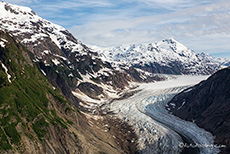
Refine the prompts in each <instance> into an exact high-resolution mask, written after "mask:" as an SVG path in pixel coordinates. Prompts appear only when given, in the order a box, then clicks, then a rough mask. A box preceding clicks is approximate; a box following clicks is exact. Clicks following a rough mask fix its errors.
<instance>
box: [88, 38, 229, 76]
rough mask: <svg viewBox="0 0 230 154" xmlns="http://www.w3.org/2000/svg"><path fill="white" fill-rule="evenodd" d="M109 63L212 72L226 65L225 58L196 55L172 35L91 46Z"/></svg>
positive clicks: (154, 69) (159, 70)
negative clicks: (113, 44) (117, 44)
mask: <svg viewBox="0 0 230 154" xmlns="http://www.w3.org/2000/svg"><path fill="white" fill-rule="evenodd" d="M92 48H94V49H95V51H98V52H99V54H100V55H101V56H102V57H104V58H107V59H109V60H110V61H112V62H121V63H126V64H129V66H134V67H135V68H140V69H142V70H145V71H147V72H151V73H167V74H204V75H208V74H212V73H214V72H216V71H217V70H218V69H221V68H222V67H225V65H226V66H227V65H228V62H229V60H227V59H220V58H214V57H211V56H210V55H208V54H206V53H200V54H196V53H195V52H194V51H193V50H191V49H189V48H187V47H185V46H184V45H183V44H181V43H179V42H178V41H176V40H175V39H173V38H170V39H164V40H162V41H160V42H158V43H145V44H127V45H121V46H118V47H112V48H105V49H103V48H102V49H100V48H99V47H95V46H94V47H92Z"/></svg>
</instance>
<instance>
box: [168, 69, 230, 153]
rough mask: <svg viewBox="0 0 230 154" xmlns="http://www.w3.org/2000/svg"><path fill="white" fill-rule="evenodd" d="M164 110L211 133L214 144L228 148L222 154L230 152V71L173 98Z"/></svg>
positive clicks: (218, 73)
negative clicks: (166, 109) (214, 137)
mask: <svg viewBox="0 0 230 154" xmlns="http://www.w3.org/2000/svg"><path fill="white" fill-rule="evenodd" d="M167 108H168V110H169V111H170V112H172V113H173V114H174V115H176V116H179V117H181V118H183V119H185V120H189V121H194V122H195V123H196V124H198V126H200V127H202V128H204V129H206V130H208V131H210V132H211V133H212V134H213V135H215V136H216V139H215V141H216V143H217V144H221V145H226V146H227V147H226V148H223V149H222V153H229V152H230V144H229V143H230V133H229V131H228V130H230V118H229V117H230V112H229V111H230V68H226V69H223V70H220V71H218V72H217V73H215V74H213V75H212V76H211V77H209V78H208V79H207V80H206V81H203V82H201V83H199V84H198V85H196V86H194V87H191V88H189V89H187V90H185V91H183V92H182V93H180V94H178V95H176V96H175V97H174V98H173V99H172V100H171V101H170V102H169V104H168V107H167Z"/></svg>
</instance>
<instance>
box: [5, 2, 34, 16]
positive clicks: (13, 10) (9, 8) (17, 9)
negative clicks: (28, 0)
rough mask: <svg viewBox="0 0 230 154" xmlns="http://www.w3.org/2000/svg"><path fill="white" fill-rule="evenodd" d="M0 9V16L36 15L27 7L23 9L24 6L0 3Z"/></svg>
mask: <svg viewBox="0 0 230 154" xmlns="http://www.w3.org/2000/svg"><path fill="white" fill-rule="evenodd" d="M0 8H1V11H0V12H1V15H7V14H11V16H12V15H13V14H14V16H15V15H18V16H19V15H22V14H23V15H29V16H33V15H36V14H35V12H34V11H33V10H32V9H30V8H29V7H24V6H18V5H13V4H9V3H6V2H4V1H1V2H0Z"/></svg>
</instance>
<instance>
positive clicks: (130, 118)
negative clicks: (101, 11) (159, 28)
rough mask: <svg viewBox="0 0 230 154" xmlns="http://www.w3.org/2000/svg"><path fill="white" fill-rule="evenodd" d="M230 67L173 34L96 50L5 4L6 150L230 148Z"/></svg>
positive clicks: (2, 136)
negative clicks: (189, 145) (191, 145)
mask: <svg viewBox="0 0 230 154" xmlns="http://www.w3.org/2000/svg"><path fill="white" fill-rule="evenodd" d="M229 64H230V61H229V60H227V59H217V58H214V57H211V56H210V55H208V54H205V53H201V54H197V53H195V52H194V51H192V50H190V49H188V48H187V47H185V46H184V45H182V44H181V43H179V42H177V41H176V40H174V39H172V38H171V39H165V40H162V41H160V42H158V43H149V44H133V45H122V46H119V47H113V48H99V47H95V46H94V47H93V46H91V47H88V46H87V45H85V44H83V43H82V42H81V41H79V40H78V39H76V38H75V37H73V35H72V34H71V33H70V32H68V30H66V29H64V28H63V27H61V26H59V25H56V24H53V23H51V22H50V21H47V20H45V19H43V18H41V17H39V16H38V15H36V13H35V12H34V11H32V10H31V9H30V8H27V7H23V6H17V5H12V4H8V3H6V2H0V153H36V154H40V153H49V154H51V153H53V154H56V153H57V154H65V153H70V154H75V153H79V154H84V153H86V154H88V153H92V154H95V153H96V154H97V153H98V154H102V153H114V154H117V153H156V154H157V153H172V154H173V153H175V154H176V153H186V152H193V153H218V152H220V151H221V152H226V151H227V150H228V148H229V144H228V142H229V137H228V136H226V138H224V137H223V135H224V134H223V133H220V131H222V132H225V131H224V130H229V122H228V121H229V120H228V119H227V120H226V121H225V120H224V121H223V119H224V118H223V117H225V116H226V115H228V114H227V113H228V112H227V109H228V108H227V109H226V112H224V113H223V114H220V112H221V111H220V109H223V108H225V107H224V106H223V105H226V106H229V103H228V102H229V97H228V96H230V94H229V90H228V89H223V87H224V86H225V85H226V84H229V80H228V79H226V80H224V79H221V81H219V79H218V78H217V76H220V77H223V76H226V77H227V76H229V71H228V70H229V69H228V68H226V67H228V66H229ZM223 68H226V69H224V70H221V71H219V72H217V71H218V70H220V69H223ZM216 72H217V73H216ZM221 73H222V74H224V73H225V74H224V75H221ZM212 74H214V75H213V76H211V77H210V78H209V79H208V80H207V81H204V82H201V83H200V84H199V85H196V86H195V87H193V88H191V92H190V89H187V88H189V87H191V86H192V85H195V84H197V83H199V82H200V81H202V80H205V79H207V78H208V77H209V76H210V75H212ZM212 82H213V84H212ZM219 82H221V84H219ZM215 87H216V89H219V91H215V90H213V88H214V89H215ZM210 88H211V90H208V89H210ZM185 89H187V90H186V91H187V92H188V93H186V94H184V93H185V91H184V90H185ZM222 90H223V93H222V92H221V91H222ZM199 91H201V92H202V93H199ZM180 92H182V93H181V94H178V93H180ZM197 93H198V94H197ZM176 94H178V95H176ZM175 95H176V96H175ZM194 95H196V96H199V97H196V96H194ZM222 95H223V96H224V98H223V99H221V98H222ZM174 96H175V97H174ZM207 96H210V97H209V99H208V98H207V99H208V100H205V101H203V98H204V97H205V98H206V97H207ZM173 97H174V98H173ZM191 97H193V98H195V97H196V98H197V99H199V100H196V101H195V103H194V102H190V100H191V99H190V98H191ZM220 97H221V98H220ZM171 99H172V100H171ZM216 99H218V100H219V101H220V102H223V103H222V105H219V104H218V103H219V102H218V101H216ZM170 100H171V102H169V101H170ZM177 100H179V101H177ZM183 100H186V102H187V103H186V104H185V103H183ZM174 101H175V102H174ZM200 101H201V103H202V102H204V104H203V105H200V104H199V102H200ZM196 102H198V104H197V103H196ZM213 104H214V105H213ZM173 105H174V106H173ZM198 105H200V106H201V107H200V106H198ZM193 106H194V110H195V111H194V110H193V109H190V108H193ZM213 106H218V111H216V112H211V111H212V109H213ZM165 107H167V109H168V110H166V108H165ZM209 110H210V112H208V111H209ZM171 113H173V114H174V115H176V116H179V117H181V118H182V119H180V118H178V117H176V116H173V115H172V114H171ZM162 115H163V116H162ZM217 115H219V117H220V118H221V119H222V121H221V120H220V119H218V118H217ZM212 117H213V118H212ZM226 118H227V117H226ZM183 119H185V120H189V121H191V120H192V119H194V120H195V123H196V124H197V125H198V126H200V127H201V128H200V127H198V126H197V125H196V124H195V123H193V122H188V121H185V120H183ZM212 119H214V120H215V119H217V120H219V121H220V122H219V123H217V122H213V123H210V120H212ZM206 124H207V125H206ZM202 128H204V129H202ZM224 128H225V129H224ZM194 133H196V134H197V136H194ZM215 136H216V138H215ZM183 142H184V143H200V144H209V145H211V144H214V143H215V142H217V143H220V144H225V145H226V146H227V148H226V147H225V148H224V149H220V148H212V149H211V150H210V149H208V148H202V147H201V148H196V149H186V148H185V147H182V146H180V145H181V144H180V143H183ZM226 149H227V150H226Z"/></svg>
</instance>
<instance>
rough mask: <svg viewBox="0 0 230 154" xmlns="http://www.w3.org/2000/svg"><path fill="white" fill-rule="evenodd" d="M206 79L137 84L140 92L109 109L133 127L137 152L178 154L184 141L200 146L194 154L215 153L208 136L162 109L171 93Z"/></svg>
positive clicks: (171, 95) (205, 132) (193, 78)
mask: <svg viewBox="0 0 230 154" xmlns="http://www.w3.org/2000/svg"><path fill="white" fill-rule="evenodd" d="M206 78H207V76H176V78H174V79H170V80H168V81H163V82H156V83H151V84H141V85H140V87H139V88H140V89H142V91H140V92H138V93H136V94H135V95H133V96H131V97H129V98H126V99H123V100H116V101H113V103H111V104H110V105H109V108H110V109H111V110H112V111H113V112H115V113H117V114H116V115H117V116H119V117H120V118H122V119H123V120H125V121H127V122H128V123H129V124H131V125H132V126H133V127H134V129H135V132H136V134H137V135H138V136H139V140H138V146H139V149H140V153H151V154H168V153H170V154H177V153H181V152H182V150H183V148H182V147H184V144H183V142H184V140H185V138H186V139H187V141H190V143H191V144H192V145H197V146H200V147H199V150H194V151H195V152H196V153H202V154H213V153H218V149H216V148H212V147H210V146H212V145H214V138H213V136H212V134H211V133H209V132H207V131H205V130H204V129H201V128H199V127H198V126H196V125H195V124H194V123H192V122H188V121H184V120H182V119H180V118H178V117H175V116H173V115H171V114H169V113H168V111H167V110H166V109H165V105H166V103H167V102H168V101H170V99H171V98H172V97H173V96H174V95H175V94H177V93H179V92H181V91H182V90H184V89H186V88H188V87H189V86H191V85H194V84H196V83H198V82H200V81H201V80H203V79H206ZM190 149H193V147H190ZM197 149H198V148H197ZM194 151H193V152H194ZM190 152H191V151H190Z"/></svg>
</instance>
